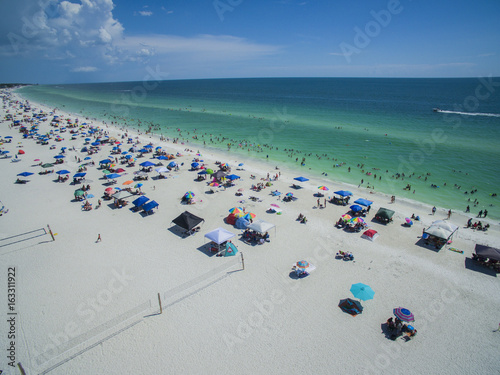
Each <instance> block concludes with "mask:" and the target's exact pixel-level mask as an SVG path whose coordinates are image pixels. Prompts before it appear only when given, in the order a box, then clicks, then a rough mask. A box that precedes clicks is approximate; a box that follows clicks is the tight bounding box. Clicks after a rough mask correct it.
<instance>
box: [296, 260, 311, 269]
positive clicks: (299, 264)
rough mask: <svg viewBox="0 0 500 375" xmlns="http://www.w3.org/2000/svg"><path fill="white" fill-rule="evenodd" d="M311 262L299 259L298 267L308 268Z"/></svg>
mask: <svg viewBox="0 0 500 375" xmlns="http://www.w3.org/2000/svg"><path fill="white" fill-rule="evenodd" d="M309 265H310V264H309V262H308V261H307V260H299V261H298V262H297V267H299V268H303V269H306V268H309Z"/></svg>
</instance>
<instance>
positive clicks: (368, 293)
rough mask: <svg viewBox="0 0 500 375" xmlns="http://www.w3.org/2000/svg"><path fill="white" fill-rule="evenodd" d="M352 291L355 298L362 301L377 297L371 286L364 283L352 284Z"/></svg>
mask: <svg viewBox="0 0 500 375" xmlns="http://www.w3.org/2000/svg"><path fill="white" fill-rule="evenodd" d="M350 290H351V293H352V295H353V296H354V297H355V298H359V299H360V300H362V301H366V300H369V299H373V296H374V295H375V291H374V290H373V289H372V288H370V286H369V285H366V284H362V283H357V284H352V285H351V289H350Z"/></svg>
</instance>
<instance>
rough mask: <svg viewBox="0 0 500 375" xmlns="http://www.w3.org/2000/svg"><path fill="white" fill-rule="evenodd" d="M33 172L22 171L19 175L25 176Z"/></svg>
mask: <svg viewBox="0 0 500 375" xmlns="http://www.w3.org/2000/svg"><path fill="white" fill-rule="evenodd" d="M32 174H33V173H31V172H22V173H19V174H18V176H23V177H28V176H31V175H32Z"/></svg>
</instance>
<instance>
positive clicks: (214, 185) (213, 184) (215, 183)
mask: <svg viewBox="0 0 500 375" xmlns="http://www.w3.org/2000/svg"><path fill="white" fill-rule="evenodd" d="M208 186H212V187H218V186H220V185H219V184H218V183H217V182H215V181H214V182H211V183H209V184H208Z"/></svg>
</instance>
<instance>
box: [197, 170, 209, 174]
mask: <svg viewBox="0 0 500 375" xmlns="http://www.w3.org/2000/svg"><path fill="white" fill-rule="evenodd" d="M198 174H207V171H206V170H203V171H201V172H198Z"/></svg>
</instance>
